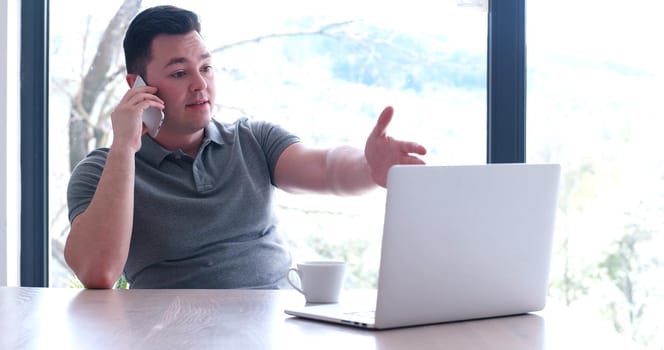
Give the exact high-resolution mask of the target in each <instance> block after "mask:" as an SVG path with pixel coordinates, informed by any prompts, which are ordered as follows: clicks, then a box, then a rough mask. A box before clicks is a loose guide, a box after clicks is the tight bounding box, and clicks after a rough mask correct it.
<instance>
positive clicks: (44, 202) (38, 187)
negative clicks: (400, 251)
mask: <svg viewBox="0 0 664 350" xmlns="http://www.w3.org/2000/svg"><path fill="white" fill-rule="evenodd" d="M486 1H488V2H489V3H488V5H489V6H488V14H487V20H488V35H487V48H488V50H487V163H523V162H525V156H526V150H525V144H526V134H525V132H526V130H525V125H526V115H525V113H526V52H525V45H526V43H525V37H526V36H525V0H501V1H490V0H486ZM48 24H49V1H48V0H23V1H22V2H21V44H20V45H21V58H20V66H21V88H20V99H21V102H20V105H21V107H20V108H21V112H20V113H21V115H20V123H21V126H20V133H21V146H20V147H21V156H20V167H21V208H20V213H21V214H20V215H21V221H20V225H21V228H20V230H21V232H20V241H21V244H20V245H21V248H20V250H21V252H20V255H21V260H20V274H19V276H20V285H21V286H26V287H48V285H49V259H50V249H49V227H48V222H49V218H48V179H49V173H48V97H49V96H48V90H49V89H48V86H49V80H48V53H49V36H48V30H49V27H48Z"/></svg>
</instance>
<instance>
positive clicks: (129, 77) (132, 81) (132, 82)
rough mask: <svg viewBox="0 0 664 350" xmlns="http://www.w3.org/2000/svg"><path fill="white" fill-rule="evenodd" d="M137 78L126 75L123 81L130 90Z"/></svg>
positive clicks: (134, 75)
mask: <svg viewBox="0 0 664 350" xmlns="http://www.w3.org/2000/svg"><path fill="white" fill-rule="evenodd" d="M137 76H138V74H127V76H126V77H125V79H126V80H127V84H129V87H130V88H131V87H132V86H134V82H135V81H136V77H137Z"/></svg>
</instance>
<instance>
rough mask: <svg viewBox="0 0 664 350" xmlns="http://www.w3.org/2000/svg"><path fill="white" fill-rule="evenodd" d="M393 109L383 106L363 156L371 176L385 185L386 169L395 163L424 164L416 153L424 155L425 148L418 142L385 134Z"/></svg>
mask: <svg viewBox="0 0 664 350" xmlns="http://www.w3.org/2000/svg"><path fill="white" fill-rule="evenodd" d="M393 115H394V109H393V108H392V107H389V106H388V107H385V109H384V110H383V112H382V113H381V114H380V116H379V117H378V121H377V122H376V126H375V127H374V128H373V130H372V131H371V134H370V135H369V137H368V138H367V143H366V145H365V147H364V156H365V157H366V159H367V163H368V164H369V167H370V168H371V176H372V177H373V180H374V181H375V182H376V184H378V185H379V186H382V187H385V186H386V185H387V171H388V170H389V169H390V167H391V166H392V165H395V164H424V161H423V160H422V159H420V158H418V157H417V155H420V156H422V155H425V154H426V153H427V150H426V149H425V148H424V147H423V146H422V145H420V144H418V143H415V142H410V141H400V140H395V139H393V138H392V137H390V136H387V133H386V130H387V126H388V125H389V124H390V121H392V116H393Z"/></svg>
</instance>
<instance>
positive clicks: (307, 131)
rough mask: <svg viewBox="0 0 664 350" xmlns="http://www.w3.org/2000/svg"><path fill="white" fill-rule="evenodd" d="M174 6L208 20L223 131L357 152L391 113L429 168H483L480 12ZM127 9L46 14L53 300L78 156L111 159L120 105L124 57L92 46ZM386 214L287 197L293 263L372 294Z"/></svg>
mask: <svg viewBox="0 0 664 350" xmlns="http://www.w3.org/2000/svg"><path fill="white" fill-rule="evenodd" d="M161 3H162V2H160V4H161ZM171 3H173V4H175V5H178V6H182V7H185V8H189V9H192V10H194V11H196V12H197V13H199V15H200V16H201V21H202V25H203V29H202V34H203V36H204V37H205V38H206V40H207V42H208V45H209V48H210V50H211V51H213V52H214V55H215V65H216V69H217V73H216V74H217V78H216V80H217V89H218V91H217V101H218V103H219V105H218V106H217V107H218V113H217V115H216V117H217V119H219V120H221V121H232V120H235V119H236V118H238V117H241V116H247V117H250V118H257V119H264V120H269V121H273V122H277V123H279V124H281V125H283V126H284V127H286V128H287V129H289V130H291V131H293V132H295V133H296V134H298V135H300V136H301V137H302V138H303V139H304V140H305V142H307V143H308V144H310V145H314V146H320V147H325V146H330V145H337V144H341V143H347V144H351V145H355V146H358V147H363V145H364V141H365V139H366V137H367V136H368V133H369V132H370V131H371V128H372V127H373V124H374V123H375V120H376V118H377V116H378V114H379V113H380V111H381V110H382V109H383V108H384V107H385V106H386V105H393V106H394V107H395V111H396V114H395V118H394V120H393V123H392V125H390V127H389V129H388V132H389V133H390V134H391V135H393V136H395V137H398V138H403V139H409V140H414V141H418V142H420V143H422V144H423V145H425V146H427V148H428V150H429V152H430V154H429V155H427V156H426V158H425V159H426V161H427V162H428V163H430V164H459V163H484V162H485V161H486V99H487V96H486V61H487V58H486V57H487V56H486V55H487V54H486V38H487V19H486V12H483V11H478V10H473V9H466V8H458V7H457V6H456V5H455V3H454V2H448V3H447V4H446V5H445V6H443V7H441V5H440V4H433V3H430V2H428V1H416V2H409V3H408V6H406V5H404V4H400V5H389V4H384V3H381V4H380V7H381V11H375V7H374V6H375V4H374V6H371V5H369V4H367V5H365V6H364V7H362V6H360V5H359V3H357V2H353V3H351V2H343V1H342V2H335V3H334V5H329V6H326V5H321V4H315V6H314V5H313V4H310V3H308V2H303V1H291V2H279V3H278V4H277V3H273V2H268V1H246V2H242V3H237V4H233V5H232V6H229V5H223V4H222V3H219V4H216V3H215V4H214V5H213V7H215V6H216V7H217V8H216V9H211V8H210V3H205V6H203V5H200V4H197V3H192V2H182V1H180V2H175V1H172V2H171ZM121 4H122V2H121V1H108V2H104V3H103V4H97V3H95V4H92V3H88V2H81V3H80V4H79V5H77V6H76V9H77V10H78V11H79V12H78V14H77V15H74V12H72V10H71V9H72V6H71V5H70V4H68V5H66V6H65V4H64V2H61V1H51V45H50V46H51V47H50V50H51V55H50V58H51V65H50V85H51V91H50V118H49V123H50V126H49V135H50V139H49V140H50V141H49V142H50V143H49V150H50V153H49V171H50V175H49V177H50V179H49V185H50V196H49V199H50V202H49V205H50V207H49V212H50V214H49V215H50V218H49V222H50V232H51V239H52V251H53V258H52V261H51V279H50V284H51V285H53V286H66V285H70V284H72V282H73V280H72V276H71V274H70V273H69V271H68V269H67V268H66V265H65V264H64V261H63V259H62V248H63V246H64V240H65V238H66V234H67V233H68V229H69V228H68V220H67V210H66V202H65V200H66V197H65V190H66V183H67V180H68V177H69V172H70V168H71V166H72V165H73V164H75V163H76V161H72V160H71V159H72V157H71V155H72V154H76V155H78V157H81V156H83V155H84V154H85V153H86V152H87V151H88V150H90V149H91V148H93V147H98V146H105V145H107V142H108V139H109V138H108V136H109V135H108V132H109V131H110V125H109V122H108V120H109V119H108V117H109V113H110V110H111V107H112V106H114V105H115V103H117V100H118V99H119V97H120V96H121V95H122V94H123V93H124V91H125V90H124V89H125V86H126V85H125V83H124V80H123V79H124V71H122V70H121V68H122V67H121V66H120V64H121V63H122V57H123V56H122V51H121V50H118V51H115V52H113V50H112V48H111V47H108V45H105V46H98V45H99V40H100V38H101V36H102V35H103V33H104V29H105V28H106V26H107V24H108V23H109V22H110V20H111V18H112V17H113V16H114V14H115V13H116V11H117V9H118V8H120V5H121ZM154 4H156V2H151V1H143V3H142V6H143V7H149V6H152V5H154ZM434 5H435V7H434ZM257 9H260V10H257ZM59 12H63V13H62V14H60V13H59ZM65 12H66V13H65ZM132 16H133V15H132ZM108 42H109V41H108V40H104V42H103V43H104V44H108ZM117 48H118V49H120V48H121V47H120V46H118V47H117ZM100 50H107V51H105V52H113V54H114V55H115V57H114V59H113V62H114V64H112V65H109V67H108V68H105V67H102V66H99V65H97V66H94V67H92V70H91V71H92V72H94V70H95V69H98V70H99V69H107V70H106V71H104V72H103V73H104V74H100V76H102V77H112V79H110V80H109V82H108V83H107V84H105V85H104V86H105V88H104V89H100V90H99V91H98V92H97V93H98V95H97V97H96V99H94V100H93V101H88V100H80V99H79V98H80V97H81V95H80V92H79V90H80V88H81V81H82V79H85V78H84V77H85V76H86V74H88V73H89V72H90V70H89V69H90V65H91V62H92V61H93V59H94V57H95V54H96V53H97V52H99V51H100ZM95 73H99V72H95ZM113 74H117V75H115V76H113ZM88 85H90V84H88ZM104 103H107V104H104ZM90 126H94V130H95V132H94V133H92V132H91V131H92V130H93V128H91V127H90ZM79 127H82V128H83V129H77V128H79ZM86 132H87V133H88V134H87V135H88V136H85V135H86V134H85V133H86ZM72 140H73V141H72ZM67 149H68V150H69V152H63V151H62V150H67ZM383 206H384V191H382V190H377V191H375V192H373V193H371V194H369V195H366V196H362V197H358V198H352V199H349V198H335V197H330V196H302V195H298V196H294V195H287V194H285V193H282V192H280V193H278V208H277V210H278V215H279V218H280V220H281V224H282V231H283V232H284V235H285V236H286V237H287V239H288V241H289V243H290V245H291V248H292V253H293V255H294V259H295V260H298V259H301V258H302V259H304V258H308V257H312V256H323V257H331V258H343V259H346V260H347V261H348V262H349V268H350V271H351V274H350V276H349V280H348V283H349V286H350V287H367V286H373V285H374V283H375V275H376V271H375V268H376V267H377V264H378V260H377V259H378V254H379V248H380V247H379V239H380V234H381V229H382V215H383ZM367 208H372V209H371V210H367Z"/></svg>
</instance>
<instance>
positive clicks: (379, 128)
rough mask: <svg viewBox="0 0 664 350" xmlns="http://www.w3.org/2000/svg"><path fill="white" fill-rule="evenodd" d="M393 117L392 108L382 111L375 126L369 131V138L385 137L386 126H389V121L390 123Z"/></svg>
mask: <svg viewBox="0 0 664 350" xmlns="http://www.w3.org/2000/svg"><path fill="white" fill-rule="evenodd" d="M393 115H394V108H392V107H390V106H388V107H385V109H383V112H381V113H380V116H379V117H378V121H377V122H376V126H374V128H373V130H372V131H371V136H374V137H381V136H385V134H386V130H387V126H388V125H389V124H390V121H392V116H393Z"/></svg>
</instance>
